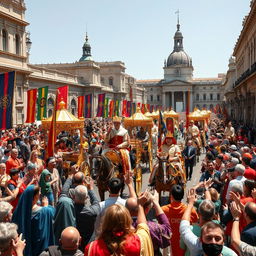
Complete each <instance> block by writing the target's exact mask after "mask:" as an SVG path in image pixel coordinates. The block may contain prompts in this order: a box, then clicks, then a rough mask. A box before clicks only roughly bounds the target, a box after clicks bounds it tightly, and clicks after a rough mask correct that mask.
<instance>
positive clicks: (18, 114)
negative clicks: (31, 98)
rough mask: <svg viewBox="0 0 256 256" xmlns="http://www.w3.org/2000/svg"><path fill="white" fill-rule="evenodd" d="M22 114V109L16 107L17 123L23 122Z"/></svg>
mask: <svg viewBox="0 0 256 256" xmlns="http://www.w3.org/2000/svg"><path fill="white" fill-rule="evenodd" d="M23 119H24V115H23V113H22V109H17V124H23V123H24V121H23Z"/></svg>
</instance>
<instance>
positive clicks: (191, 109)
mask: <svg viewBox="0 0 256 256" xmlns="http://www.w3.org/2000/svg"><path fill="white" fill-rule="evenodd" d="M189 101H190V106H189V107H190V111H191V112H193V111H194V110H193V92H192V91H190V99H189Z"/></svg>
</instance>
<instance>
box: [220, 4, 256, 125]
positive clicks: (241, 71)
mask: <svg viewBox="0 0 256 256" xmlns="http://www.w3.org/2000/svg"><path fill="white" fill-rule="evenodd" d="M250 7H251V9H250V12H249V14H248V15H247V16H245V18H244V20H243V28H242V31H241V33H240V35H239V37H238V39H237V42H236V45H235V48H234V51H233V54H232V55H233V56H232V57H231V58H230V60H229V69H228V71H227V75H226V80H225V83H224V92H225V101H224V103H225V107H226V109H227V111H228V114H229V116H230V118H232V119H235V120H237V121H242V122H243V123H246V124H248V125H252V124H255V122H256V26H255V24H256V1H255V0H252V1H251V2H250Z"/></svg>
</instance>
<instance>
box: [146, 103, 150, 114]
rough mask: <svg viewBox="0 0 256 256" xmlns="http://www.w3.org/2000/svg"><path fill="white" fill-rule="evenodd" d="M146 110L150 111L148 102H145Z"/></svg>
mask: <svg viewBox="0 0 256 256" xmlns="http://www.w3.org/2000/svg"><path fill="white" fill-rule="evenodd" d="M145 111H146V112H149V111H150V104H146V110H145Z"/></svg>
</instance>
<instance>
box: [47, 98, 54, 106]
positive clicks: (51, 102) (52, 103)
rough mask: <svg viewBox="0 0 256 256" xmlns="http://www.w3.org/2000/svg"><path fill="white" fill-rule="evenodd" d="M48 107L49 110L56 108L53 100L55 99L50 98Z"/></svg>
mask: <svg viewBox="0 0 256 256" xmlns="http://www.w3.org/2000/svg"><path fill="white" fill-rule="evenodd" d="M48 107H49V108H53V107H54V100H53V98H49V99H48Z"/></svg>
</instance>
